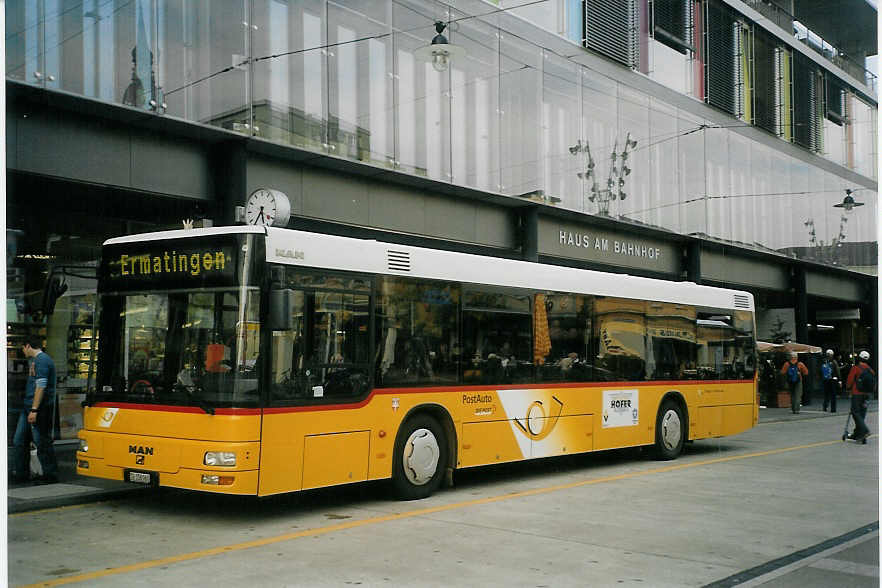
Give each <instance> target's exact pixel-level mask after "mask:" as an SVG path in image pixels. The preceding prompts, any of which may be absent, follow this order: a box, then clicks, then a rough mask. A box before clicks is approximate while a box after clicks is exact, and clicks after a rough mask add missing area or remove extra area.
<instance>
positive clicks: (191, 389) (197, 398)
mask: <svg viewBox="0 0 882 588" xmlns="http://www.w3.org/2000/svg"><path fill="white" fill-rule="evenodd" d="M173 389H174V390H176V391H177V390H183V391H184V394H186V395H187V400H189V401H190V402H192V403H194V404H196V406H198V407H199V408H201V409H202V410H204V411H205V413H206V414H210V415H214V407H213V406H211V405H210V404H208V402H206V400H205V399H204V398H202V395H201V394H199V393H198V391H197V390H198V389H197V388H196V386H187V385H185V384H181V383H180V382H175V385H174V387H173Z"/></svg>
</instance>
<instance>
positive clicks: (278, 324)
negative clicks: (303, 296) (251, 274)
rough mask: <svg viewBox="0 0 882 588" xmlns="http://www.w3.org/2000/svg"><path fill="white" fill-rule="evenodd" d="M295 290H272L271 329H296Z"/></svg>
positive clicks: (270, 301)
mask: <svg viewBox="0 0 882 588" xmlns="http://www.w3.org/2000/svg"><path fill="white" fill-rule="evenodd" d="M293 314H294V290H287V289H286V290H270V299H269V317H268V318H267V323H268V326H269V328H270V330H271V331H291V330H293V329H294V316H293Z"/></svg>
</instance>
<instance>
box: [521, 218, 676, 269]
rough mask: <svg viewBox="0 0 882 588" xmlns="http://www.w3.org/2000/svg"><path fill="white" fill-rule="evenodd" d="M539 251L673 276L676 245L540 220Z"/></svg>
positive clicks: (554, 255) (550, 254)
mask: <svg viewBox="0 0 882 588" xmlns="http://www.w3.org/2000/svg"><path fill="white" fill-rule="evenodd" d="M538 245H539V247H538V249H539V253H540V254H541V255H548V256H552V257H564V258H569V259H577V260H580V261H589V262H595V263H602V264H605V265H613V266H619V267H625V268H634V269H641V270H649V271H652V272H659V273H664V274H670V275H676V274H677V273H678V272H679V271H680V259H679V255H678V251H679V248H678V247H677V246H676V245H674V244H671V243H666V242H664V241H661V240H659V239H653V238H647V237H643V236H641V235H638V234H636V233H624V232H617V231H610V230H606V229H599V228H594V227H585V226H580V225H577V224H574V223H566V222H560V221H556V220H550V219H539V244H538Z"/></svg>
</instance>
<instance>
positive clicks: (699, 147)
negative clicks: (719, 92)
mask: <svg viewBox="0 0 882 588" xmlns="http://www.w3.org/2000/svg"><path fill="white" fill-rule="evenodd" d="M679 115H680V117H679V119H678V120H677V129H678V136H677V147H678V157H679V161H678V169H679V171H680V186H681V192H680V196H679V198H680V201H681V202H682V205H681V206H680V207H679V208H680V219H681V230H682V231H683V232H684V233H686V234H687V235H694V234H698V233H704V232H706V231H705V225H706V224H707V222H706V212H707V201H706V200H704V195H705V193H706V187H705V181H704V180H705V168H704V137H705V132H706V131H705V129H704V128H703V125H704V121H703V120H701V119H698V118H693V117H691V116H690V115H689V114H688V113H686V112H683V111H682V110H681V111H680V113H679Z"/></svg>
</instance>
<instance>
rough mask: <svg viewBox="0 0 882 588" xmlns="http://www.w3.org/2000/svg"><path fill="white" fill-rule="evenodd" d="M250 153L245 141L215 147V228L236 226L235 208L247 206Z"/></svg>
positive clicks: (213, 176) (213, 180)
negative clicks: (217, 226)
mask: <svg viewBox="0 0 882 588" xmlns="http://www.w3.org/2000/svg"><path fill="white" fill-rule="evenodd" d="M247 164H248V153H247V152H246V150H245V143H244V142H243V141H228V142H225V143H221V144H219V145H217V146H216V147H215V148H214V152H213V154H212V170H211V173H212V178H211V179H212V182H213V184H214V193H215V201H214V205H215V208H214V211H213V213H212V214H213V216H214V219H215V221H214V222H215V224H216V225H232V224H235V221H236V219H235V210H236V206H244V204H245V199H246V198H247V197H248V194H247V193H246V190H247V188H248V165H247Z"/></svg>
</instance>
